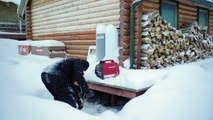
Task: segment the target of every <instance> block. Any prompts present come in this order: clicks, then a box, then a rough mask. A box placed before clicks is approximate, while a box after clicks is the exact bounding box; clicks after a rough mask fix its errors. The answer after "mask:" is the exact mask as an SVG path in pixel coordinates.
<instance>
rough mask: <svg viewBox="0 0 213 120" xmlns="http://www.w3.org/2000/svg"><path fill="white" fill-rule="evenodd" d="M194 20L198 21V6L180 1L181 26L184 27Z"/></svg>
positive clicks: (179, 22) (179, 23)
mask: <svg viewBox="0 0 213 120" xmlns="http://www.w3.org/2000/svg"><path fill="white" fill-rule="evenodd" d="M193 21H197V7H196V6H190V5H186V4H183V3H180V4H179V21H178V25H179V28H182V27H184V26H185V25H187V24H189V23H192V22H193Z"/></svg>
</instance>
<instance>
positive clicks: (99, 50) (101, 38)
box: [96, 24, 106, 61]
mask: <svg viewBox="0 0 213 120" xmlns="http://www.w3.org/2000/svg"><path fill="white" fill-rule="evenodd" d="M105 31H106V25H104V24H99V25H98V26H97V27H96V57H97V60H98V61H101V60H103V58H104V56H105Z"/></svg>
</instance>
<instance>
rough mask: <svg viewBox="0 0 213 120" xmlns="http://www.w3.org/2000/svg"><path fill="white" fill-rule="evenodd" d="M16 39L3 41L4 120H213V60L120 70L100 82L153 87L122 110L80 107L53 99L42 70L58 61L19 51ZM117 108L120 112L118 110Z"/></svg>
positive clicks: (0, 88)
mask: <svg viewBox="0 0 213 120" xmlns="http://www.w3.org/2000/svg"><path fill="white" fill-rule="evenodd" d="M17 44H18V42H17V41H15V40H6V39H0V120H29V119H30V120H59V119H62V120H70V119H76V120H85V119H89V120H212V119H213V94H212V92H213V74H212V73H213V58H209V59H206V60H200V61H198V62H194V63H190V64H184V65H177V66H175V67H170V68H167V69H162V70H128V69H121V74H120V76H118V77H117V78H115V79H107V80H104V81H100V80H99V79H98V78H97V77H96V76H95V74H94V72H91V71H92V70H93V69H94V65H93V64H91V66H90V69H89V70H88V71H87V73H86V75H85V77H86V78H87V79H88V80H94V81H100V82H104V83H105V84H110V85H115V86H116V85H119V84H120V85H121V86H124V87H129V88H133V89H141V88H143V87H147V86H152V87H151V88H150V89H149V90H148V91H147V92H146V93H145V94H144V95H141V96H139V97H136V98H135V99H132V100H131V101H129V102H128V103H127V104H125V105H124V107H123V108H122V109H121V110H120V108H116V107H114V108H112V107H103V106H102V105H100V104H99V103H97V102H96V101H93V102H87V103H86V105H85V107H84V109H83V110H82V111H81V110H77V109H74V108H72V107H70V106H69V105H68V104H66V103H63V102H59V101H54V100H53V98H52V96H51V95H50V94H49V92H48V91H47V89H46V88H45V87H44V85H43V84H42V82H41V79H40V73H41V71H42V69H43V68H44V67H45V66H47V65H49V64H51V63H53V62H55V61H57V60H59V59H60V58H58V59H49V58H47V57H43V56H35V55H28V56H21V55H18V54H17ZM118 110H119V111H118Z"/></svg>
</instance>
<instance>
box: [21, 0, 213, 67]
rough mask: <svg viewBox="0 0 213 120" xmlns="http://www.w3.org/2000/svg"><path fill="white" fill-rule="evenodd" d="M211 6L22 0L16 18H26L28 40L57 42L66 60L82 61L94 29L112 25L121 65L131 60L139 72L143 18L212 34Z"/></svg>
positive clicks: (151, 0) (187, 0)
mask: <svg viewBox="0 0 213 120" xmlns="http://www.w3.org/2000/svg"><path fill="white" fill-rule="evenodd" d="M134 4H135V5H134ZM212 4H213V3H212V2H209V1H204V0H135V1H134V0H22V1H21V4H20V6H19V8H18V14H19V15H20V16H22V17H25V20H26V31H27V39H32V40H45V39H54V40H60V41H62V42H64V43H65V44H66V49H67V54H68V57H77V58H81V59H86V58H87V51H88V48H89V46H91V45H95V44H96V31H95V29H96V26H97V25H98V24H101V23H103V24H113V25H114V26H116V27H117V29H118V31H119V47H120V48H121V49H120V51H119V55H120V56H119V61H120V65H122V63H123V61H124V60H126V59H127V58H129V57H130V64H134V66H135V67H136V68H140V47H141V31H142V27H141V17H142V15H143V14H145V13H147V12H157V13H159V14H160V15H161V16H162V17H163V18H164V19H166V20H167V21H168V22H170V23H171V25H172V26H173V27H176V28H177V29H179V28H181V27H183V26H184V25H186V24H188V23H191V22H193V21H197V22H198V23H199V25H205V26H208V33H209V34H213V8H212V6H213V5H212ZM131 11H132V13H133V15H132V16H133V18H132V19H133V20H132V21H133V22H132V23H134V24H131V22H130V19H131ZM132 25H134V27H133V29H132V32H133V33H132V34H131V35H130V28H131V26H132ZM131 37H133V40H134V42H133V43H131V41H132V40H130V39H131ZM131 44H133V45H131ZM131 60H132V63H131Z"/></svg>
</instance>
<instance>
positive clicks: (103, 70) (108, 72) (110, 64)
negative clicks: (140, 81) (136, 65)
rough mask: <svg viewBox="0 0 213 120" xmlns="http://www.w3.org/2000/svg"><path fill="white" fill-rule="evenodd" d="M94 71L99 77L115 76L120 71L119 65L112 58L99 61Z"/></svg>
mask: <svg viewBox="0 0 213 120" xmlns="http://www.w3.org/2000/svg"><path fill="white" fill-rule="evenodd" d="M95 73H96V75H97V76H98V77H99V78H101V79H105V78H110V77H116V76H118V75H119V73H120V71H119V65H118V64H117V63H116V62H115V61H114V60H104V61H100V63H99V64H98V65H96V67H95Z"/></svg>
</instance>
